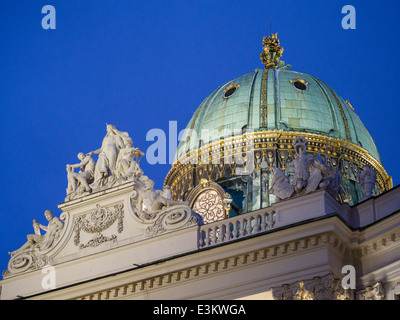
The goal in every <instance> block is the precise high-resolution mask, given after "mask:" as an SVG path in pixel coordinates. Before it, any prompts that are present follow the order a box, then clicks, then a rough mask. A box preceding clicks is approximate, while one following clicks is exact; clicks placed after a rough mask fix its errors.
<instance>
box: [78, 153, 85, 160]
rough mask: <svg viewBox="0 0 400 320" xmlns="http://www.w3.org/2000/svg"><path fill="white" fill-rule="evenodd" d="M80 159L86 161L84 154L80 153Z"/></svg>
mask: <svg viewBox="0 0 400 320" xmlns="http://www.w3.org/2000/svg"><path fill="white" fill-rule="evenodd" d="M78 159H79V160H83V159H85V154H84V153H83V152H79V153H78Z"/></svg>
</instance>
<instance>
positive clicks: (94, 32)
mask: <svg viewBox="0 0 400 320" xmlns="http://www.w3.org/2000/svg"><path fill="white" fill-rule="evenodd" d="M47 4H50V5H52V6H54V7H55V9H56V29H55V30H52V29H49V30H45V29H43V28H42V24H41V22H42V18H43V17H44V16H45V14H42V13H41V11H42V7H43V6H44V5H47ZM347 4H351V5H353V6H354V7H355V9H356V29H349V30H345V29H343V28H342V23H341V22H342V18H343V17H344V16H345V14H342V13H341V11H342V7H343V6H344V5H347ZM399 9H400V5H399V2H398V1H384V2H382V1H381V2H377V1H366V0H363V1H354V0H351V1H340V0H329V1H327V0H324V1H321V0H318V1H311V0H307V1H282V0H281V1H268V0H263V1H251V0H247V1H244V0H242V1H236V0H229V1H227V0H218V1H211V0H201V1H193V0H185V1H175V0H163V1H162V0H158V1H152V0H143V1H138V0H129V1H128V0H118V1H111V0H101V1H99V0H93V1H88V0H82V1H65V0H64V1H59V0H47V1H38V0H26V1H20V0H1V2H0V12H1V19H0V39H1V45H0V62H1V67H0V75H1V76H0V104H1V109H0V113H1V116H0V128H1V129H0V130H1V137H2V139H1V140H2V144H1V149H0V150H1V151H0V152H1V160H2V161H1V164H2V168H1V182H2V183H1V185H0V186H1V187H0V188H1V192H0V197H1V202H0V203H1V207H2V209H1V213H0V269H1V271H2V270H5V269H6V268H7V263H8V260H9V255H8V252H9V251H14V250H16V249H18V248H19V247H20V246H21V245H22V244H24V243H25V241H26V235H27V234H30V233H33V232H34V231H33V227H32V219H37V220H38V222H39V223H42V224H46V225H47V221H46V220H45V217H44V211H45V210H46V209H50V210H52V211H53V212H54V214H55V215H56V216H59V214H60V213H61V212H60V210H59V209H58V208H57V205H58V204H60V203H62V202H64V198H65V195H66V194H65V192H66V188H67V178H66V170H65V166H66V164H71V163H72V164H73V163H78V162H79V160H78V159H77V157H76V155H77V154H78V152H85V153H87V152H89V151H93V150H96V149H98V148H99V147H100V146H101V141H102V139H103V137H104V135H105V133H106V123H111V124H114V125H115V126H116V127H117V128H118V129H119V130H121V131H127V132H129V134H130V136H131V137H132V139H133V143H134V146H135V147H139V148H140V149H141V150H143V151H146V150H147V149H148V148H149V146H150V145H151V144H153V141H146V134H147V133H148V132H149V131H150V130H151V129H154V128H160V129H162V130H164V131H165V133H166V135H167V141H168V137H169V135H168V128H169V121H177V125H178V130H182V129H184V128H185V127H186V124H187V122H188V121H189V120H190V118H191V116H192V115H193V113H194V112H195V110H196V108H197V107H198V106H199V105H200V103H201V102H202V101H203V100H204V99H205V98H206V97H207V96H208V95H209V94H210V93H211V92H212V91H214V90H215V89H216V88H217V87H218V86H220V85H221V84H223V83H225V82H227V81H229V80H232V79H234V78H236V77H239V76H241V75H244V74H246V73H249V72H252V71H254V70H255V69H256V68H263V65H262V64H261V62H260V59H259V54H260V53H261V51H262V37H263V36H268V35H269V33H270V28H271V30H272V32H274V33H276V32H278V37H279V39H280V41H281V45H282V46H283V47H284V49H285V50H284V53H283V57H282V60H284V61H285V62H286V63H288V64H291V65H292V66H293V67H292V68H291V69H290V70H294V71H299V72H305V73H308V74H311V75H313V76H315V77H317V78H319V79H321V80H323V81H324V82H326V83H327V84H329V85H330V86H331V87H333V88H334V89H335V91H336V92H337V93H338V94H339V95H340V96H342V97H343V98H344V99H345V100H347V99H349V100H350V102H351V104H352V105H353V107H354V109H355V111H356V113H357V114H358V115H359V117H360V118H361V120H362V121H363V123H364V124H365V126H366V127H367V129H368V130H369V132H370V133H371V135H372V137H373V138H374V140H375V142H376V144H377V147H378V149H379V151H380V154H381V157H382V161H383V165H384V168H385V169H386V171H387V172H388V174H389V175H391V176H392V177H393V184H394V186H397V185H398V184H399V183H400V166H399V158H400V147H399V144H398V140H399V139H398V138H399V127H400V124H399V118H400V111H399V109H400V105H399V100H400V95H399V92H400V90H399V85H400V81H399V74H400V64H399V62H398V59H399V58H398V57H399V56H400V45H399V31H400V30H399V29H400V28H399V26H400V19H399V17H398V12H399ZM177 143H178V141H176V144H177ZM170 147H171V148H172V150H173V149H174V147H175V148H176V145H175V146H173V145H171V146H170V145H168V148H167V151H168V149H169V148H170ZM167 155H168V153H167ZM166 160H167V163H166V164H155V165H150V164H149V163H147V162H146V159H145V158H143V159H142V160H141V162H140V164H141V167H142V169H143V170H144V172H145V174H146V175H148V176H149V177H150V178H152V179H153V180H154V181H155V183H156V185H155V187H156V188H157V189H162V185H163V181H164V178H165V176H166V174H167V173H168V171H169V169H170V167H171V166H170V164H169V163H168V162H169V159H168V158H167V159H166Z"/></svg>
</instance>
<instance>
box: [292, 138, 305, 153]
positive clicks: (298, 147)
mask: <svg viewBox="0 0 400 320" xmlns="http://www.w3.org/2000/svg"><path fill="white" fill-rule="evenodd" d="M307 146H308V141H307V139H306V138H305V137H303V136H298V137H296V139H294V141H293V147H294V150H295V151H296V154H297V155H298V156H301V155H303V154H305V153H306V151H307Z"/></svg>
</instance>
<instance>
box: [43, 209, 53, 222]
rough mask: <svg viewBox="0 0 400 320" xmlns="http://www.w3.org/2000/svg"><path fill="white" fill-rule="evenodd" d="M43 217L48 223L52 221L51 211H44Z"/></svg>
mask: <svg viewBox="0 0 400 320" xmlns="http://www.w3.org/2000/svg"><path fill="white" fill-rule="evenodd" d="M44 216H45V217H46V219H47V220H48V221H50V220H51V219H53V212H52V211H51V210H46V211H45V212H44Z"/></svg>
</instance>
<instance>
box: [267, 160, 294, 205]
mask: <svg viewBox="0 0 400 320" xmlns="http://www.w3.org/2000/svg"><path fill="white" fill-rule="evenodd" d="M272 170H273V173H274V176H273V178H272V183H271V188H270V189H269V192H270V193H271V194H274V195H275V196H276V199H277V201H280V200H285V199H288V198H290V197H291V196H292V195H293V193H294V187H293V186H292V185H291V184H290V181H289V178H288V177H287V176H285V173H284V172H283V171H282V170H281V169H279V168H276V167H272Z"/></svg>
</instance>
